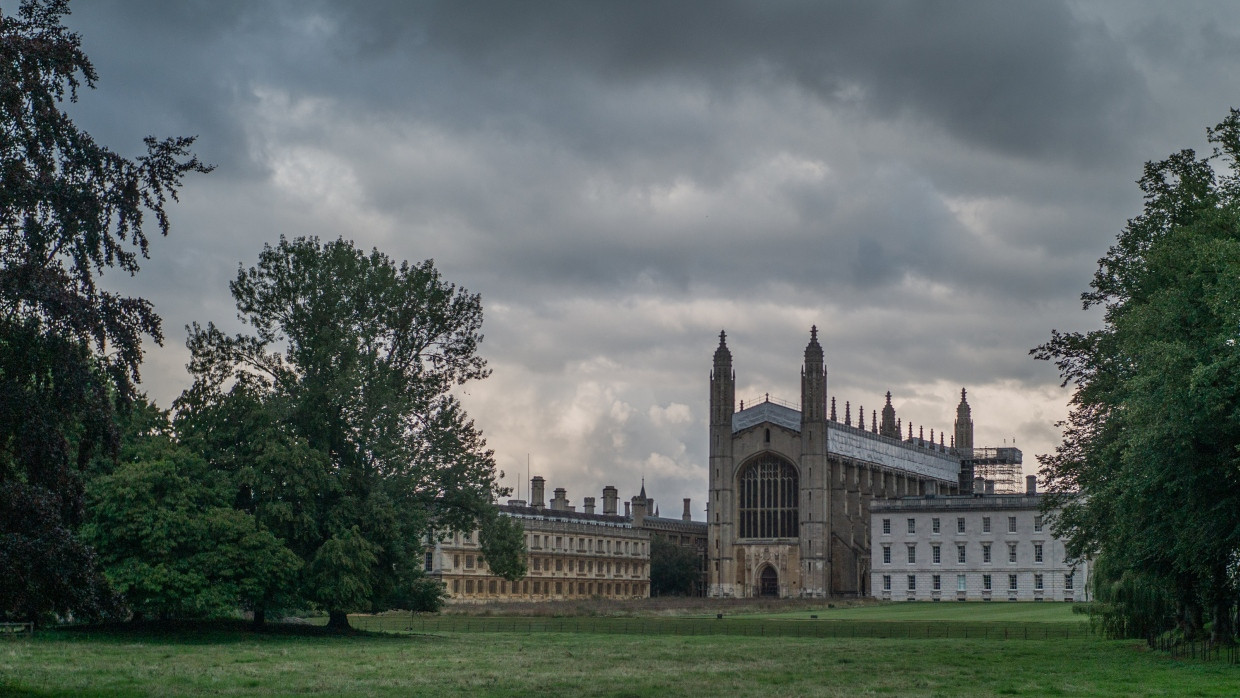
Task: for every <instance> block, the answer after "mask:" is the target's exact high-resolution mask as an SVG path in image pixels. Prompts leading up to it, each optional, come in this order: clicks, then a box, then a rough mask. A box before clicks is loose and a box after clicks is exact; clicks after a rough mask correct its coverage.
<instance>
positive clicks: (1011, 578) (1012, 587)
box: [1008, 574, 1016, 591]
mask: <svg viewBox="0 0 1240 698" xmlns="http://www.w3.org/2000/svg"><path fill="white" fill-rule="evenodd" d="M1008 591H1016V575H1014V574H1009V575H1008Z"/></svg>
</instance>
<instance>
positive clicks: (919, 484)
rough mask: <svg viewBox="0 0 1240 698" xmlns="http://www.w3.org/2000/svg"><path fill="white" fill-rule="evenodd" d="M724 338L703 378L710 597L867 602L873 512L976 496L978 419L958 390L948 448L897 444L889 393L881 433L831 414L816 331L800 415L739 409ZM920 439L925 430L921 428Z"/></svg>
mask: <svg viewBox="0 0 1240 698" xmlns="http://www.w3.org/2000/svg"><path fill="white" fill-rule="evenodd" d="M726 339H727V337H726V335H725V334H724V333H723V332H720V333H719V348H718V349H716V350H715V361H714V369H713V370H712V372H711V376H710V474H709V479H710V495H709V505H708V508H707V517H708V524H709V539H708V541H707V546H708V547H707V554H708V557H709V560H708V578H709V579H708V587H707V594H708V595H709V596H721V597H742V596H781V597H786V596H796V597H827V596H850V595H862V596H864V595H869V593H870V589H869V588H868V587H869V579H870V569H869V568H870V502H871V501H872V500H874V499H876V498H877V499H893V498H896V497H904V496H912V495H938V494H957V493H961V492H968V491H971V490H972V481H973V469H972V463H971V460H970V459H971V458H972V445H973V420H972V416H971V411H970V409H969V405H968V402H966V401H965V396H964V391H963V390H962V391H961V398H960V405H959V407H958V408H957V419H956V425H955V434H954V437H953V439H952V445H951V447H948V446H947V445H946V444H944V443H943V435H942V433H941V432H940V435H939V443H937V444H936V443H935V442H934V432H933V430H932V431H931V435H930V439H929V440H926V439H925V438H924V432H919V434H918V436H916V437H914V436H913V426H912V424H911V423H910V424H909V427H908V437H907V438H902V434H901V426H900V423H899V422H898V421H897V420H896V417H895V409H894V408H893V407H892V405H891V393H887V404H886V405H885V406H884V407H883V410H882V421H881V423H879V419H878V414H877V412H874V413H872V415H871V418H870V421H869V428H866V427H867V425H866V420H865V417H866V415H865V414H864V411H862V410H861V409H859V410H858V416H857V420H856V425H855V426H854V424H853V419H852V413H851V405H850V404H847V403H846V405H845V412H844V415H845V416H844V421H843V422H840V421H838V420H837V419H836V410H835V401H834V399H832V400H831V403H830V411H829V412H828V402H827V371H826V367H825V366H824V364H823V351H822V346H821V345H819V343H818V329H817V327H815V328H812V329H811V330H810V340H809V344H808V345H807V346H806V347H805V359H804V365H803V367H802V369H801V405H800V409H797V408H796V407H793V406H789V405H786V404H782V403H780V402H777V401H772V400H771V399H770V398H769V397H768V398H766V399H764V400H762V401H760V402H757V403H756V404H749V405H746V404H745V403H744V402H742V403H741V405H740V409H739V411H738V410H737V409H736V401H735V397H736V396H735V392H736V375H735V373H734V372H733V370H732V353H731V352H730V351H729V350H728V346H727V342H726ZM923 429H924V428H923Z"/></svg>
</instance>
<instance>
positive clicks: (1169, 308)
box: [1034, 109, 1240, 639]
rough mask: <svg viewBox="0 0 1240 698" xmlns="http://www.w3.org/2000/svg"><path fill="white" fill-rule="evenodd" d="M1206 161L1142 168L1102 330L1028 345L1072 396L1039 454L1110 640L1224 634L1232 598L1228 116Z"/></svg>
mask: <svg viewBox="0 0 1240 698" xmlns="http://www.w3.org/2000/svg"><path fill="white" fill-rule="evenodd" d="M1207 137H1208V139H1209V141H1210V142H1211V143H1212V144H1214V150H1213V152H1212V153H1211V154H1210V155H1209V156H1207V157H1202V158H1199V157H1198V156H1197V155H1196V153H1195V152H1194V151H1192V150H1183V151H1180V152H1179V153H1176V154H1173V155H1172V156H1171V157H1169V158H1167V159H1166V160H1161V161H1157V162H1150V163H1147V164H1146V165H1145V169H1144V172H1143V174H1142V177H1141V179H1140V180H1139V181H1138V184H1139V185H1140V187H1141V190H1142V192H1144V194H1145V206H1144V210H1143V212H1142V213H1141V214H1140V215H1138V216H1137V217H1135V218H1133V219H1131V220H1130V221H1128V224H1127V226H1126V227H1125V228H1124V229H1123V231H1122V232H1121V233H1120V235H1119V237H1118V240H1117V242H1116V244H1115V245H1114V246H1112V247H1111V249H1110V250H1108V252H1107V254H1106V255H1105V256H1104V257H1103V258H1102V259H1101V260H1099V266H1098V271H1097V273H1096V274H1095V275H1094V279H1093V282H1092V283H1091V285H1090V286H1091V290H1090V291H1088V292H1086V293H1084V294H1083V296H1082V299H1083V301H1084V305H1085V307H1086V308H1090V307H1093V306H1100V307H1101V308H1102V309H1103V310H1104V326H1103V327H1102V328H1101V329H1098V330H1094V331H1091V332H1086V333H1060V332H1054V333H1053V334H1052V337H1051V340H1050V341H1049V342H1047V343H1046V344H1044V345H1042V346H1040V347H1038V348H1036V349H1035V350H1034V354H1035V356H1036V357H1037V358H1041V359H1047V360H1053V361H1055V363H1056V365H1057V366H1058V367H1059V370H1060V372H1061V375H1062V377H1063V379H1064V384H1065V385H1066V384H1068V383H1072V384H1073V385H1074V387H1075V392H1074V394H1073V397H1072V400H1071V404H1070V406H1071V413H1070V416H1069V419H1068V421H1067V422H1066V423H1065V424H1064V425H1063V426H1064V427H1065V431H1064V440H1063V443H1062V444H1061V445H1060V446H1059V447H1058V448H1057V449H1056V451H1055V453H1054V454H1051V455H1049V456H1043V457H1041V463H1042V466H1043V470H1042V473H1043V476H1044V477H1045V479H1046V481H1047V484H1048V487H1049V490H1050V497H1049V498H1048V506H1049V507H1051V508H1055V507H1062V514H1061V515H1060V516H1059V518H1058V521H1057V522H1056V524H1055V525H1056V531H1057V532H1058V533H1059V534H1060V535H1064V536H1066V538H1067V542H1068V550H1069V553H1070V554H1072V555H1075V556H1080V557H1084V556H1092V557H1101V558H1102V559H1103V561H1104V564H1101V565H1099V566H1098V567H1097V569H1096V574H1095V581H1096V582H1097V587H1096V597H1097V598H1098V599H1099V601H1100V607H1099V610H1100V612H1101V614H1102V616H1103V620H1104V624H1105V626H1106V627H1107V628H1108V629H1109V630H1110V631H1111V632H1113V633H1114V634H1118V635H1126V636H1146V637H1152V635H1153V634H1156V633H1157V632H1161V631H1163V630H1167V629H1168V627H1169V626H1170V625H1171V624H1176V625H1178V626H1179V627H1180V629H1181V630H1182V631H1183V632H1184V633H1185V634H1187V635H1189V636H1192V635H1196V634H1197V633H1199V632H1201V631H1202V629H1203V626H1204V623H1206V622H1209V623H1210V624H1211V626H1212V631H1213V633H1214V635H1215V637H1216V638H1217V639H1230V638H1232V636H1233V633H1234V627H1233V620H1234V613H1235V609H1236V604H1237V600H1238V598H1240V597H1238V591H1240V563H1238V562H1237V560H1238V559H1240V451H1238V449H1240V347H1238V346H1237V342H1238V341H1240V112H1237V111H1236V110H1234V109H1233V110H1232V111H1231V113H1230V114H1229V115H1228V117H1227V118H1226V119H1224V120H1223V121H1222V122H1221V123H1220V124H1218V125H1217V126H1216V127H1214V128H1212V129H1208V130H1207Z"/></svg>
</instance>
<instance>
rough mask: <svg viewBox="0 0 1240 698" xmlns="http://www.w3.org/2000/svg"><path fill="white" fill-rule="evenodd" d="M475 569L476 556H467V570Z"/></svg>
mask: <svg viewBox="0 0 1240 698" xmlns="http://www.w3.org/2000/svg"><path fill="white" fill-rule="evenodd" d="M473 568H474V556H473V555H466V556H465V569H467V570H472V569H473Z"/></svg>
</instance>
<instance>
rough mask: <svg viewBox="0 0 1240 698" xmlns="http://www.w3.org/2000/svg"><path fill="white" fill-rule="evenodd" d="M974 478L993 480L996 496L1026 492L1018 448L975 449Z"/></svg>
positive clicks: (973, 461)
mask: <svg viewBox="0 0 1240 698" xmlns="http://www.w3.org/2000/svg"><path fill="white" fill-rule="evenodd" d="M969 460H970V461H971V462H972V464H973V477H975V478H976V477H980V478H983V479H985V480H993V481H994V483H995V493H996V494H1019V493H1021V492H1024V491H1025V478H1024V470H1023V469H1022V468H1021V452H1020V449H1017V448H1012V447H1008V448H975V449H973V457H972V458H971V459H969Z"/></svg>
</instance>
